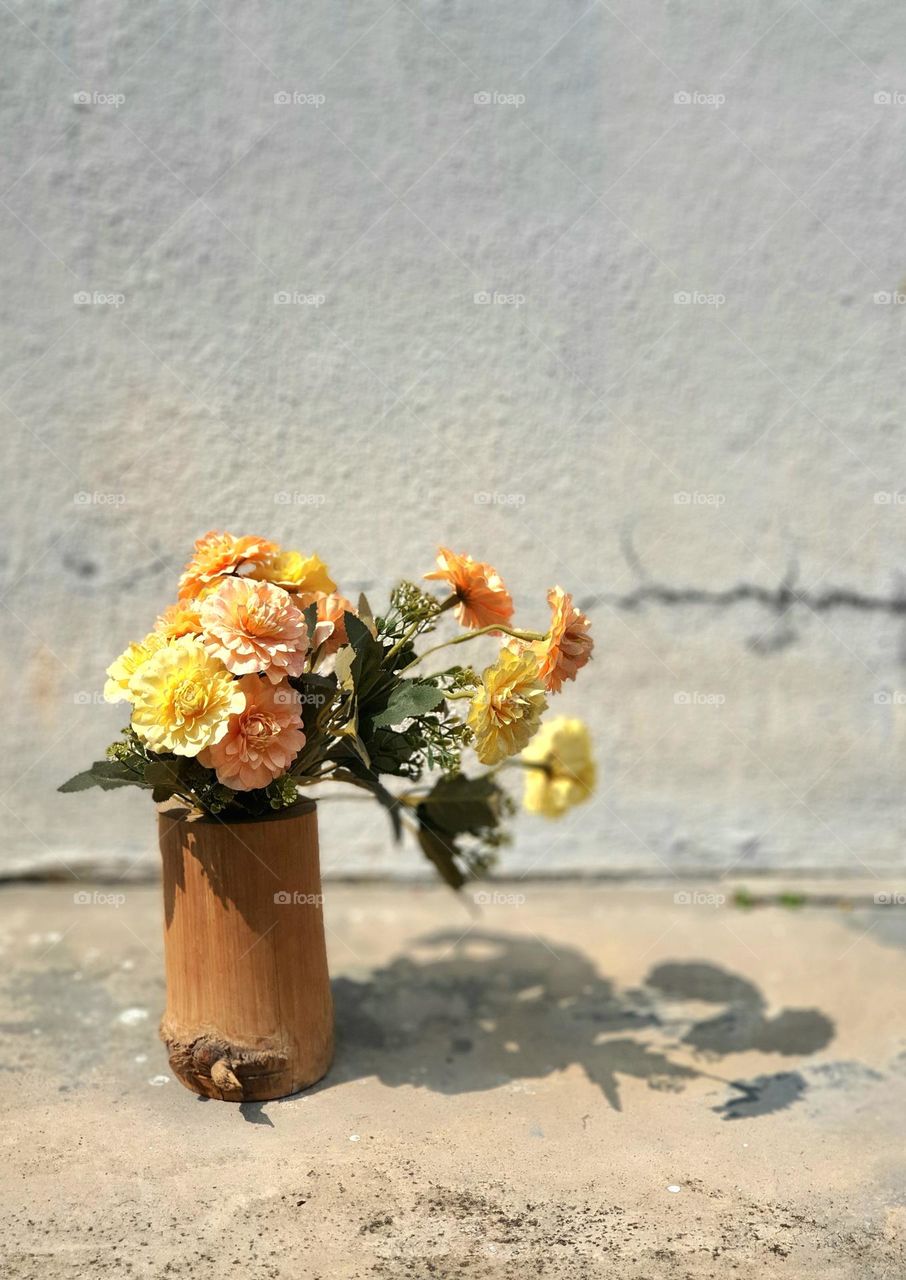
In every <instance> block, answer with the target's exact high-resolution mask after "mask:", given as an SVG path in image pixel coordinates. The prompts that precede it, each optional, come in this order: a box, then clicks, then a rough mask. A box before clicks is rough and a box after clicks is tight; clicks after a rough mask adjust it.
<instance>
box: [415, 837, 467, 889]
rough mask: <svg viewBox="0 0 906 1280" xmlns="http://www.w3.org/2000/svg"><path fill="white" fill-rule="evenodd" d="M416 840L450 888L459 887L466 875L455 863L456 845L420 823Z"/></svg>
mask: <svg viewBox="0 0 906 1280" xmlns="http://www.w3.org/2000/svg"><path fill="white" fill-rule="evenodd" d="M418 842H419V844H420V845H421V847H422V852H423V853H424V855H425V857H426V858H427V859H428V860H429V861H430V862H432V863H433V864H434V866H435V867H436V868H437V871H438V873H439V874H440V876H441V877H442V879H443V880H445V881H446V883H447V884H448V885H449V886H450V888H451V889H461V888H462V886H463V885H464V884H465V882H466V877H465V876H464V875H463V873H462V872H461V871H460V869H459V867H458V866H457V865H456V856H455V855H456V852H457V850H456V845H455V844H454V843H453V841H451V840H450V839H448V838H447V837H446V836H443V835H441V834H439V833H438V832H437V831H434V830H433V829H432V828H431V827H426V826H425V825H424V824H421V825H420V826H419V829H418Z"/></svg>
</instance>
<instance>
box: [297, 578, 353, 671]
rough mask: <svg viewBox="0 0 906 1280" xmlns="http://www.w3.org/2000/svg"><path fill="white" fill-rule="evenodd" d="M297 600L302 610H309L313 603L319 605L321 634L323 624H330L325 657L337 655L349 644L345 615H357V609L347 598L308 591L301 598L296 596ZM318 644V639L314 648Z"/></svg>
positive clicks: (319, 629) (324, 651)
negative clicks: (338, 651)
mask: <svg viewBox="0 0 906 1280" xmlns="http://www.w3.org/2000/svg"><path fill="white" fill-rule="evenodd" d="M295 599H296V600H297V601H298V604H299V608H300V609H307V608H308V606H309V605H310V604H313V603H314V604H317V606H318V632H319V633H320V631H321V626H322V624H323V623H327V624H329V626H330V628H331V630H330V632H329V633H328V634H327V636H326V638H325V640H324V641H323V644H324V648H323V651H322V652H323V653H324V655H325V656H327V655H329V654H331V653H336V651H337V650H338V649H339V648H341V647H342V646H343V645H344V644H349V637H348V636H347V635H346V622H345V620H344V618H343V615H344V614H345V613H355V608H354V606H353V605H351V604H350V603H349V601H348V600H347V599H346V597H345V596H341V595H339V594H338V593H337V592H331V594H330V595H325V594H324V592H323V591H308V592H305V593H304V594H303V595H301V596H296V597H295ZM325 631H326V627H325ZM317 643H318V637H316V640H315V644H313V645H312V647H313V648H314V647H315V645H316V644H317Z"/></svg>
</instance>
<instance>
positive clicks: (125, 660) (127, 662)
mask: <svg viewBox="0 0 906 1280" xmlns="http://www.w3.org/2000/svg"><path fill="white" fill-rule="evenodd" d="M168 643H169V641H168V638H167V636H165V635H163V634H162V633H161V632H159V631H157V630H155V631H151V632H149V633H148V635H146V636H145V638H144V640H137V641H136V642H135V643H134V644H130V645H129V647H128V649H125V650H124V651H123V652H122V653H121V654H120V656H119V657H118V658H117V659H116V660H115V661H114V662H111V664H110V666H109V667H108V668H107V676H108V679H107V682H106V684H105V685H104V699H105V701H106V702H132V701H133V696H132V692H131V690H130V688H129V685H130V682H131V680H132V677H133V676H134V675H135V673H136V672H137V671H138V670H139V668H140V667H141V666H143V664H144V663H146V662H147V661H148V659H149V658H150V657H151V656H152V654H155V653H157V651H158V650H159V649H163V648H164V646H165V645H166V644H168Z"/></svg>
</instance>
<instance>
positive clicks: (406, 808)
mask: <svg viewBox="0 0 906 1280" xmlns="http://www.w3.org/2000/svg"><path fill="white" fill-rule="evenodd" d="M424 578H425V580H426V581H428V582H430V583H440V584H442V590H441V593H440V594H434V593H433V592H432V591H429V590H426V589H424V588H423V587H421V586H418V585H417V584H415V583H413V582H402V583H400V585H399V586H397V587H396V588H395V590H394V591H393V592H392V594H391V597H390V602H389V607H388V608H387V609H386V611H385V612H384V613H382V614H377V615H376V614H374V613H373V611H372V609H371V607H370V605H369V603H368V601H367V600H366V599H365V597H364V596H359V598H358V601H357V602H356V603H355V604H353V603H351V602H350V601H349V600H347V599H345V598H344V597H343V596H342V595H341V594H339V593H338V592H337V585H336V583H335V582H334V581H333V579H332V578H331V577H330V574H329V573H328V570H327V567H326V566H325V565H324V563H323V562H322V561H321V560H320V559H319V558H318V556H316V555H303V554H302V553H300V552H298V551H284V550H282V549H281V548H280V547H278V546H277V545H275V544H274V543H273V542H269V541H267V540H266V539H264V538H257V537H251V536H245V537H234V536H233V535H232V534H228V533H215V532H211V533H208V534H206V535H205V536H204V537H203V538H200V539H199V540H198V541H197V542H196V544H195V549H194V554H193V555H192V557H191V559H190V560H189V563H188V564H187V565H186V568H185V570H184V572H183V574H182V576H181V577H180V580H179V589H178V595H177V601H176V603H175V604H172V605H170V606H169V608H167V609H166V610H165V611H164V612H163V613H162V614H161V615H160V617H159V618H158V619H157V621H156V623H155V625H154V628H153V629H152V630H151V631H150V632H149V633H148V634H147V635H146V636H145V637H144V638H143V639H142V640H139V641H137V642H136V643H134V644H131V645H129V647H128V648H127V649H126V650H125V652H124V653H122V654H121V655H120V656H119V657H118V658H117V659H116V660H115V661H114V662H113V663H112V665H111V666H110V667H109V668H108V670H107V677H108V679H107V683H106V685H105V688H104V696H105V698H106V699H107V700H108V701H110V702H120V701H122V702H125V703H126V704H128V705H129V707H130V709H131V718H130V724H129V725H128V726H127V727H126V728H125V729H124V730H123V731H122V735H121V737H120V738H119V740H118V741H116V742H114V743H113V744H112V745H111V746H110V747H109V748H108V750H107V759H105V760H102V761H98V762H96V763H95V764H93V765H92V766H91V767H90V768H89V769H88V770H86V771H85V772H83V773H80V774H77V775H76V776H75V777H74V778H71V779H70V780H69V781H68V782H66V783H64V784H63V785H62V787H61V788H60V790H61V791H67V792H69V791H81V790H84V789H86V788H88V787H94V786H97V787H101V788H102V789H105V790H109V789H113V788H118V787H123V786H138V787H143V788H145V789H147V790H150V792H151V795H152V798H153V799H154V800H155V801H156V802H157V803H158V805H159V810H160V819H159V821H160V839H161V849H162V853H163V859H164V894H165V907H166V930H165V940H166V943H167V979H168V1005H167V1013H166V1015H165V1017H164V1021H163V1024H162V1028H161V1030H162V1035H163V1038H164V1039H165V1041H166V1042H167V1045H168V1048H169V1050H170V1061H171V1065H172V1066H173V1069H174V1071H175V1072H176V1073H177V1075H179V1077H180V1079H182V1080H183V1082H184V1083H186V1084H188V1085H189V1087H191V1088H193V1089H195V1090H197V1091H200V1092H202V1093H206V1094H208V1095H209V1096H214V1097H224V1098H231V1099H236V1100H246V1099H249V1098H253V1097H254V1098H262V1097H277V1096H281V1095H282V1094H284V1093H288V1092H293V1091H294V1090H295V1089H298V1088H301V1087H304V1086H305V1085H306V1084H311V1083H313V1082H314V1080H316V1079H318V1078H320V1076H321V1075H323V1073H324V1071H325V1070H326V1069H327V1066H328V1065H329V1062H330V1056H331V1052H332V1014H331V1008H330V991H329V982H328V977H327V966H326V957H325V953H324V934H323V921H322V916H321V909H320V908H321V893H320V875H319V870H318V855H317V820H316V810H315V806H314V804H313V803H312V802H311V800H310V799H306V792H309V789H310V788H314V787H317V788H318V792H317V794H318V795H323V784H326V783H343V784H347V785H349V786H352V787H356V788H359V789H361V790H363V791H365V792H367V793H369V794H370V795H371V796H372V797H373V798H374V799H375V800H376V801H377V802H378V803H379V804H380V805H382V806H383V808H384V809H385V810H386V812H387V814H388V816H389V820H390V822H391V824H392V828H393V832H394V834H395V836H396V838H397V839H399V838H400V837H401V836H402V834H403V832H404V830H406V829H410V830H411V831H412V832H413V833H414V835H415V837H416V838H417V840H418V843H419V845H420V847H421V849H422V851H423V852H424V854H425V855H426V856H427V858H428V859H429V860H430V861H431V863H432V864H433V866H434V867H435V868H436V870H437V871H438V873H439V874H440V875H441V876H442V877H443V879H444V880H445V881H446V883H447V884H449V885H450V886H451V887H453V888H455V889H458V888H460V887H461V886H462V885H463V883H464V882H465V881H466V880H467V879H468V878H470V877H472V876H476V875H479V874H481V873H482V872H484V871H485V870H487V868H488V867H489V866H490V864H491V863H492V861H493V858H494V855H495V851H496V849H497V848H498V846H499V845H500V844H501V843H502V841H503V840H504V838H505V833H504V828H503V825H502V823H503V820H504V819H505V817H506V815H507V814H508V812H509V811H510V809H511V802H510V800H509V798H508V794H507V792H506V791H505V789H504V788H503V787H502V786H501V784H500V782H499V780H498V774H499V772H500V770H501V768H503V767H504V766H506V765H512V764H518V765H519V766H520V767H522V768H523V769H524V771H525V784H524V803H525V806H526V808H527V809H529V810H530V811H533V812H537V813H541V814H544V815H546V816H549V817H558V816H559V815H561V814H562V813H564V812H566V810H567V809H569V808H570V807H571V806H572V805H574V804H576V803H580V802H581V801H583V800H585V799H587V797H588V796H589V795H590V794H591V790H592V787H593V784H594V764H593V760H592V757H591V750H590V743H589V737H588V733H587V731H586V729H585V727H584V725H583V724H582V723H581V721H577V720H570V719H566V718H562V717H561V718H559V719H555V720H552V721H550V722H549V723H547V724H542V716H543V714H544V712H545V711H546V709H547V705H548V696H549V695H555V694H556V693H558V692H559V691H560V689H561V687H562V685H563V683H564V681H567V680H573V679H575V677H576V674H577V672H578V671H579V670H580V669H581V668H582V667H583V666H584V665H585V664H586V663H587V662H588V660H589V658H590V657H591V652H592V647H593V642H592V638H591V636H590V634H589V622H588V619H587V618H586V617H584V615H583V614H582V613H581V612H580V611H579V610H578V609H577V608H576V607H575V606H574V605H573V602H572V598H571V596H570V595H569V594H568V593H567V592H566V591H564V590H562V589H561V588H560V587H554V588H552V589H551V591H550V592H549V593H548V602H549V604H550V608H551V620H550V627H549V630H548V631H546V632H543V633H542V632H532V631H526V630H521V629H518V628H516V627H514V626H513V625H512V617H513V612H514V610H513V601H512V598H511V596H510V594H509V592H508V591H507V589H506V587H505V586H504V584H503V582H502V580H501V578H500V576H499V575H498V574H497V573H496V571H495V570H494V569H493V568H491V566H490V565H487V564H482V563H480V562H477V561H475V560H473V559H472V558H471V557H469V556H465V555H457V554H455V553H454V552H452V551H450V550H447V549H446V548H441V549H440V552H439V554H438V556H437V562H436V567H435V568H434V569H432V570H431V571H430V572H428V573H426V574H425V575H424ZM447 613H451V614H452V615H453V618H454V619H455V622H456V623H458V624H459V627H458V629H456V630H455V631H454V633H453V634H452V635H451V634H447V638H446V639H440V638H439V636H437V635H435V634H434V633H439V632H440V631H441V628H443V627H444V625H445V622H446V619H445V618H444V615H445V614H447ZM488 635H490V636H494V637H496V638H497V639H498V641H499V642H500V648H499V652H498V655H497V659H496V661H495V662H493V663H492V665H490V666H489V667H487V668H486V669H485V670H484V671H481V672H479V671H476V670H475V669H474V668H473V667H471V666H469V665H466V664H464V663H460V662H452V661H451V657H452V655H454V654H456V655H458V654H459V653H460V652H462V650H461V648H460V646H462V645H463V644H465V643H466V642H469V641H472V640H474V639H475V638H477V637H479V636H488ZM429 636H433V637H434V638H433V639H432V640H431V642H430V643H428V644H427V645H426V644H424V643H422V642H424V641H425V639H426V637H429ZM444 651H446V654H447V657H446V659H444V658H442V657H441V654H442V652H444ZM429 657H430V658H431V659H432V661H431V662H430V663H428V664H427V665H425V660H426V659H428V658H429ZM470 752H474V755H475V756H476V757H477V760H478V761H479V762H480V763H481V764H482V765H485V766H487V768H486V770H485V771H484V772H481V773H477V774H469V773H466V772H465V770H464V765H463V760H464V757H467V755H468V753H470ZM393 779H398V780H401V782H402V785H400V784H399V783H394V782H393V781H392V780H393ZM309 794H311V793H310V792H309ZM275 974H276V979H275V977H274V975H275ZM284 981H285V983H286V984H287V990H284V989H283V988H282V985H281V984H282V983H283V982H284ZM275 1028H276V1030H275Z"/></svg>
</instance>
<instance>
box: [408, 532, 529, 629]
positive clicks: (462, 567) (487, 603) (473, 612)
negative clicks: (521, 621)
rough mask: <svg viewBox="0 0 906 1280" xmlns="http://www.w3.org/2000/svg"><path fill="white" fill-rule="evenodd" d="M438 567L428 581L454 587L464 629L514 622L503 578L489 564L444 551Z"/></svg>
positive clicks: (442, 550) (441, 552)
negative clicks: (439, 581)
mask: <svg viewBox="0 0 906 1280" xmlns="http://www.w3.org/2000/svg"><path fill="white" fill-rule="evenodd" d="M437 566H438V567H437V568H436V569H434V570H432V572H431V573H426V574H425V578H428V579H431V578H436V579H440V580H441V581H443V582H448V583H449V584H450V589H451V591H452V592H453V594H454V595H455V596H456V599H457V600H458V602H459V603H458V604H457V606H456V609H455V610H454V612H455V614H456V618H457V620H458V621H459V623H460V624H461V625H462V626H464V627H493V626H496V625H498V624H500V623H502V622H509V620H510V618H512V616H513V601H512V597H511V596H510V593H509V592H508V591H507V589H506V587H505V586H504V585H503V580H502V579H501V577H500V574H499V573H498V572H497V570H496V569H492V568H491V566H490V565H489V564H482V563H481V562H480V561H478V560H473V559H472V557H471V556H461V555H457V554H456V552H454V551H450V550H449V549H448V548H447V547H440V548H439V549H438V553H437Z"/></svg>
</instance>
